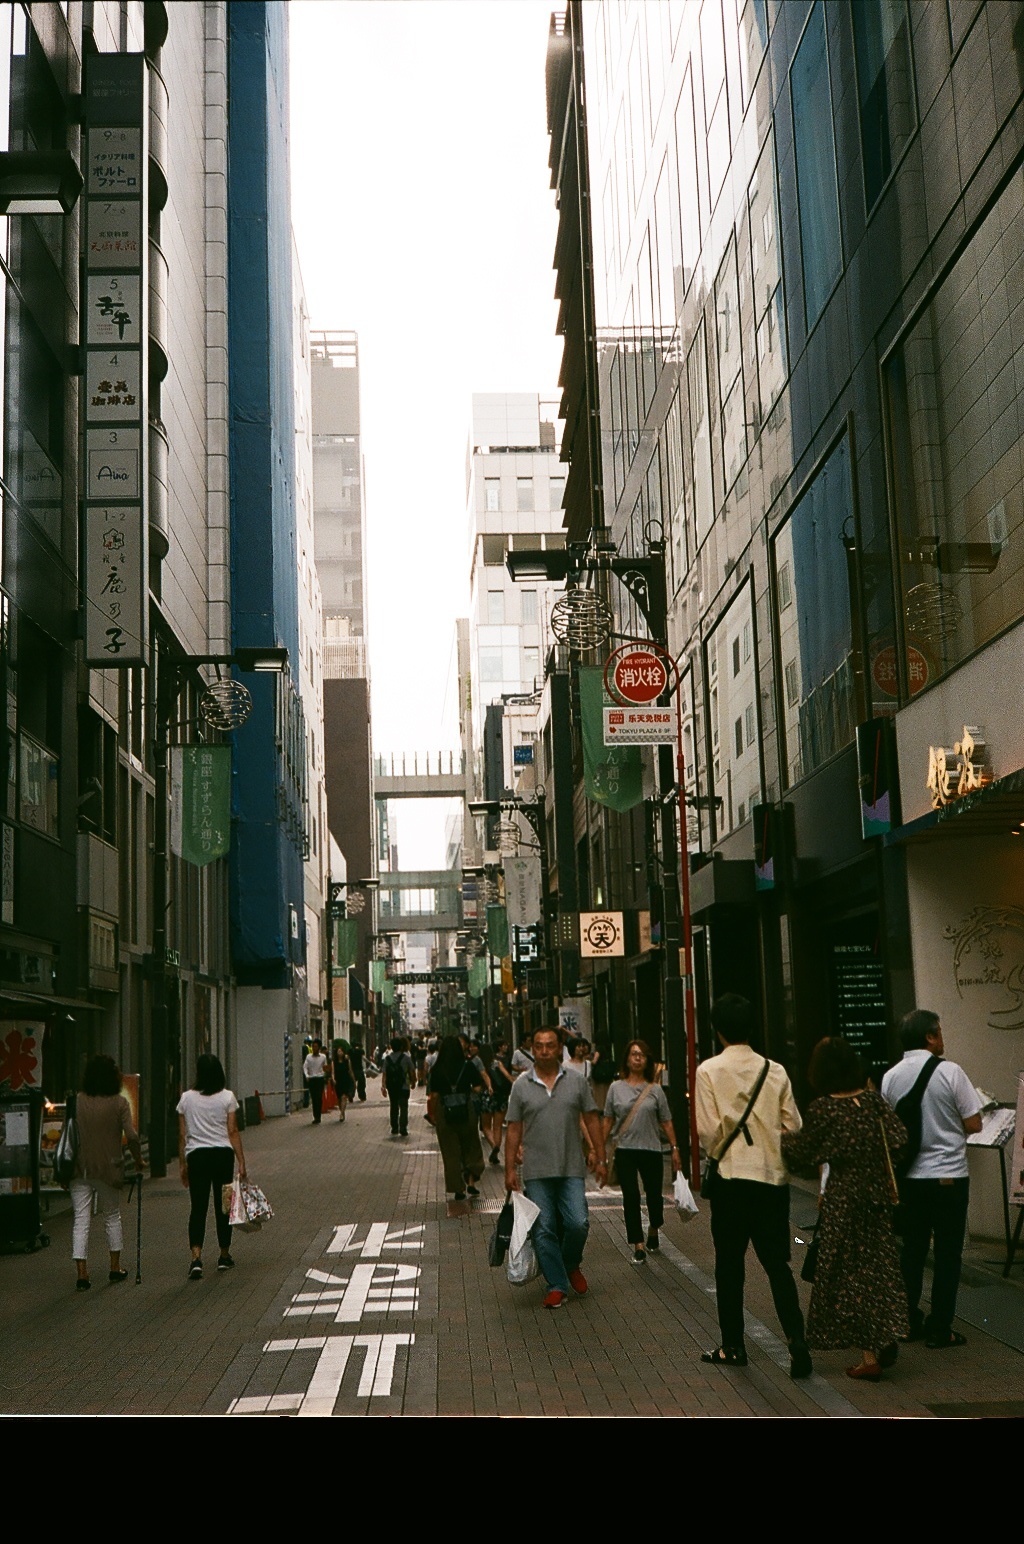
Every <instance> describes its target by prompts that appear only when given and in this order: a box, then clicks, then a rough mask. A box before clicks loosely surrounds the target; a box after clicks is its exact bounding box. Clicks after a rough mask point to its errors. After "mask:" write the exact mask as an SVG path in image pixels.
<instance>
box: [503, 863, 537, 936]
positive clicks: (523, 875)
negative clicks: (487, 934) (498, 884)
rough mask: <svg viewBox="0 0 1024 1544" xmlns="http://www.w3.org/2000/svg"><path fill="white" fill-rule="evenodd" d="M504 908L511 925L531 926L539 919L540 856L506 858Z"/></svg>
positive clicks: (504, 864)
mask: <svg viewBox="0 0 1024 1544" xmlns="http://www.w3.org/2000/svg"><path fill="white" fill-rule="evenodd" d="M502 866H503V868H504V871H505V909H506V911H507V912H508V920H509V924H510V926H512V927H533V925H534V923H536V922H540V920H541V915H542V913H541V873H540V858H539V857H530V858H506V859H505V860H504V863H503V865H502Z"/></svg>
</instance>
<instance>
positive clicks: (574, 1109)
mask: <svg viewBox="0 0 1024 1544" xmlns="http://www.w3.org/2000/svg"><path fill="white" fill-rule="evenodd" d="M531 1051H532V1055H533V1065H532V1067H531V1069H530V1070H529V1072H524V1073H523V1075H522V1076H521V1077H519V1078H517V1079H516V1082H515V1083H514V1084H513V1087H512V1092H511V1093H510V1095H509V1100H508V1124H507V1125H506V1127H505V1188H506V1189H507V1190H519V1189H522V1190H523V1191H524V1192H525V1193H526V1195H527V1196H528V1197H529V1199H530V1200H531V1201H533V1202H535V1203H536V1205H537V1206H539V1207H540V1216H539V1217H538V1218H537V1220H536V1222H535V1223H534V1225H533V1243H534V1247H535V1249H536V1251H537V1259H538V1261H539V1262H540V1268H541V1270H542V1272H543V1273H544V1278H545V1280H546V1281H547V1286H548V1290H547V1296H546V1297H545V1298H544V1307H545V1308H561V1306H562V1304H563V1303H564V1302H565V1300H566V1298H567V1296H568V1294H569V1288H570V1287H572V1288H573V1290H574V1291H575V1292H576V1293H577V1295H578V1296H580V1297H582V1296H583V1295H584V1293H585V1292H586V1291H587V1279H586V1277H585V1276H584V1274H583V1271H582V1269H581V1266H582V1262H583V1250H584V1247H585V1245H586V1242H587V1233H588V1231H589V1228H590V1219H589V1216H588V1213H587V1194H586V1175H587V1165H586V1163H585V1162H584V1158H583V1149H582V1147H581V1145H580V1119H581V1118H582V1120H583V1123H584V1126H585V1127H586V1131H587V1135H588V1137H589V1139H590V1143H591V1146H592V1150H593V1165H594V1173H595V1176H596V1178H597V1182H598V1184H599V1185H603V1184H604V1182H605V1179H606V1177H607V1170H606V1167H605V1161H604V1132H603V1131H602V1129H601V1121H600V1119H599V1117H598V1114H597V1106H596V1105H595V1103H594V1096H593V1094H592V1093H591V1091H590V1085H589V1084H588V1083H587V1081H586V1080H585V1079H584V1078H581V1077H580V1076H579V1074H578V1073H575V1072H569V1071H567V1070H566V1069H565V1068H564V1067H563V1066H562V1036H561V1033H560V1031H559V1030H557V1029H538V1030H536V1031H535V1033H534V1035H533V1044H532V1046H531ZM520 1148H521V1149H522V1153H523V1169H522V1179H521V1180H520V1177H519V1171H518V1169H517V1166H516V1162H517V1157H518V1154H519V1151H520Z"/></svg>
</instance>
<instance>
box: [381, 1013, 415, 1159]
mask: <svg viewBox="0 0 1024 1544" xmlns="http://www.w3.org/2000/svg"><path fill="white" fill-rule="evenodd" d="M415 1075H416V1074H415V1072H414V1071H413V1065H412V1057H411V1056H410V1055H409V1045H408V1041H406V1040H403V1039H402V1037H401V1036H400V1035H396V1037H395V1039H394V1040H392V1042H391V1052H390V1054H389V1055H388V1056H385V1058H384V1061H383V1064H382V1066H381V1079H380V1091H381V1094H382V1095H386V1096H387V1098H388V1099H390V1101H391V1135H392V1136H393V1137H407V1136H408V1135H409V1089H410V1088H411V1086H412V1080H413V1078H414V1077H415Z"/></svg>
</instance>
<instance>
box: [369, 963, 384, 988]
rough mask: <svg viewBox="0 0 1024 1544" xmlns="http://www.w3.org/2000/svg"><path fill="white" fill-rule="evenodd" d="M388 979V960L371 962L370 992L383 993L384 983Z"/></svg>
mask: <svg viewBox="0 0 1024 1544" xmlns="http://www.w3.org/2000/svg"><path fill="white" fill-rule="evenodd" d="M387 978H388V965H387V961H386V960H371V961H370V991H371V992H382V991H383V990H384V983H385V982H386V980H387Z"/></svg>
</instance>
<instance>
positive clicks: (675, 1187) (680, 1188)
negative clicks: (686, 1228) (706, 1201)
mask: <svg viewBox="0 0 1024 1544" xmlns="http://www.w3.org/2000/svg"><path fill="white" fill-rule="evenodd" d="M672 1199H673V1200H674V1201H675V1203H676V1211H677V1212H678V1213H679V1215H680V1217H681V1218H682V1220H683V1221H684V1222H689V1221H690V1219H691V1218H692V1217H696V1215H697V1213H698V1211H699V1210H700V1207H699V1206H698V1205H697V1199H696V1197H695V1196H694V1193H693V1191H692V1190H691V1189H690V1186H689V1183H688V1181H687V1178H686V1175H685V1174H684V1173H683V1171H682V1169H679V1170H678V1172H677V1173H676V1177H675V1180H674V1181H673V1184H672Z"/></svg>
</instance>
